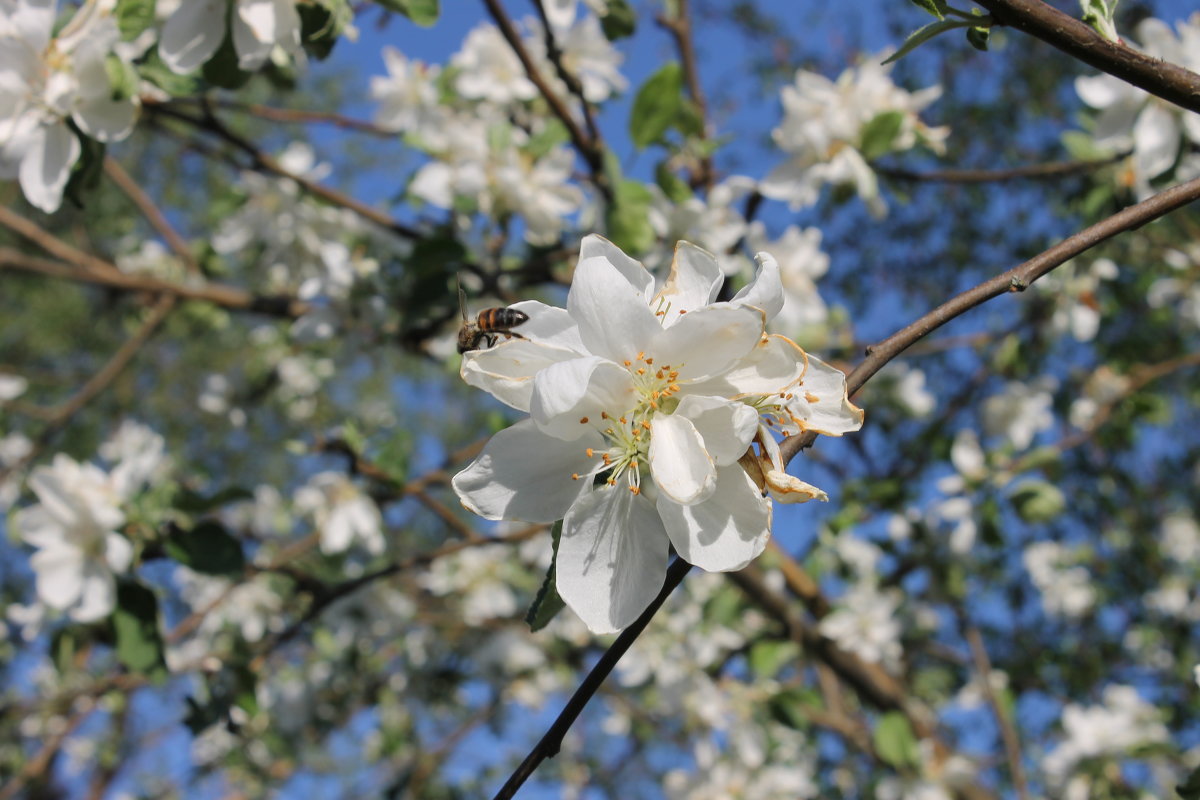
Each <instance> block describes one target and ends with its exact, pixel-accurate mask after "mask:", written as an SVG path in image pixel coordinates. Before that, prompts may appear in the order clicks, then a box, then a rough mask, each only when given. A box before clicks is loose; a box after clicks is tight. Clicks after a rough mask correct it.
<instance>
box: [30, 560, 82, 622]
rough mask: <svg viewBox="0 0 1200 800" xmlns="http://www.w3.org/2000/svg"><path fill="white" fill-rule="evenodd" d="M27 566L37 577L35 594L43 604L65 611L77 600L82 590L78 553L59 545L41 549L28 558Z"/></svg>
mask: <svg viewBox="0 0 1200 800" xmlns="http://www.w3.org/2000/svg"><path fill="white" fill-rule="evenodd" d="M29 565H30V566H31V567H33V571H34V572H35V573H36V574H37V594H38V598H39V599H40V600H41V601H42V602H43V603H45V604H46V605H48V606H50V607H51V608H58V609H65V608H70V607H71V606H72V605H74V603H75V601H77V600H78V599H79V594H80V592H82V591H83V587H82V585H81V581H82V577H83V568H84V557H83V551H82V550H80V549H79V548H77V547H68V546H61V545H59V546H52V547H45V548H42V549H41V550H38V551H37V552H36V553H34V554H33V555H32V556H30V557H29Z"/></svg>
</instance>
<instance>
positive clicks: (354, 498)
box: [295, 472, 387, 555]
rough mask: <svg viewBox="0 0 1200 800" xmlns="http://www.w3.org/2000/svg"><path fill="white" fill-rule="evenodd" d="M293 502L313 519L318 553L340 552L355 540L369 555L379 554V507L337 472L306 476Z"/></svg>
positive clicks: (380, 517)
mask: <svg viewBox="0 0 1200 800" xmlns="http://www.w3.org/2000/svg"><path fill="white" fill-rule="evenodd" d="M295 505H296V510H297V511H299V512H301V513H303V514H308V515H310V516H311V517H312V518H313V523H314V525H315V526H316V528H317V530H318V532H319V533H320V537H321V552H322V553H326V554H329V555H332V554H334V553H342V552H345V551H346V550H349V549H350V547H351V546H352V545H353V544H355V542H358V543H360V544H361V545H362V546H363V549H365V550H366V551H367V552H368V553H370V554H371V555H379V554H380V553H382V552H383V551H384V548H385V547H386V545H387V543H386V542H385V541H384V538H383V516H382V515H381V514H380V513H379V506H377V505H375V501H374V500H372V499H371V498H370V496H368V495H366V494H364V493H363V492H362V491H360V490H359V489H358V487H357V486H355V485H354V484H353V483H351V482H350V480H349V479H348V478H347V477H346V476H345V475H343V474H342V473H340V472H321V473H318V474H316V475H314V476H312V477H311V478H309V480H308V483H307V484H305V485H304V486H301V487H300V488H299V489H297V490H296V497H295Z"/></svg>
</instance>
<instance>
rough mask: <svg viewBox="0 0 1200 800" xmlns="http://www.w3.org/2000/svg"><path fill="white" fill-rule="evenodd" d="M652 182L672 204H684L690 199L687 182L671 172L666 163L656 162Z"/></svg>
mask: <svg viewBox="0 0 1200 800" xmlns="http://www.w3.org/2000/svg"><path fill="white" fill-rule="evenodd" d="M654 182H655V183H657V184H658V188H660V189H662V190H663V194H665V195H666V196H667V197H668V198H669V199H670V200H671V202H672V203H676V204H679V203H686V202H687V201H688V200H690V199H692V189H691V187H689V186H688V185H687V181H685V180H684V179H683V178H681V177H679V176H678V175H676V174H675V173H674V172H672V171H671V167H670V166H669V165H668V164H667V162H666V161H660V162H658V166H656V167H655V168H654Z"/></svg>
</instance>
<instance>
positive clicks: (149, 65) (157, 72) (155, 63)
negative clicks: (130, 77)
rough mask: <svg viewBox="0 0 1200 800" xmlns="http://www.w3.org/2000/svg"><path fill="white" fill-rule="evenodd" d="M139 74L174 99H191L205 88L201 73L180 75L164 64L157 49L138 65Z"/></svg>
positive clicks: (151, 51) (152, 50)
mask: <svg viewBox="0 0 1200 800" xmlns="http://www.w3.org/2000/svg"><path fill="white" fill-rule="evenodd" d="M137 69H138V73H139V74H140V75H141V76H142V77H143V78H145V79H146V80H148V81H150V82H151V83H153V84H154V85H155V86H157V87H158V88H160V89H162V90H163V91H164V92H166V93H167V94H169V95H171V96H172V97H190V96H191V95H194V94H199V93H200V90H201V89H202V88H203V86H204V82H203V81H202V80H200V73H199V71H197V72H193V73H191V74H188V75H179V74H177V73H175V72H172V71H171V68H170V67H168V66H167V65H166V64H164V63H163V60H162V57H161V56H159V54H158V48H157V47H155V48H153V49H151V50H150V52H149V53H147V54H146V60H145V61H144V62H143V63H141V64H138V68H137Z"/></svg>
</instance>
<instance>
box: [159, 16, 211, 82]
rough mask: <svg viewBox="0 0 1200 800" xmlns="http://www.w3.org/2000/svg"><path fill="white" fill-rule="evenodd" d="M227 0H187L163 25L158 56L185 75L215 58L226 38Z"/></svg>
mask: <svg viewBox="0 0 1200 800" xmlns="http://www.w3.org/2000/svg"><path fill="white" fill-rule="evenodd" d="M225 8H226V2H225V0H187V2H184V3H180V4H179V8H178V10H176V11H175V13H174V14H172V15H171V16H170V18H169V19H168V20H167V22H166V24H165V25H163V31H162V38H161V39H159V42H158V54H159V56H161V57H162V60H163V63H165V64H166V65H167V66H168V67H169V68H170V69H171V71H172V72H177V73H179V74H180V75H185V74H187V73H189V72H192V71H194V70H196V69H198V68H199V67H200V66H201V65H202V64H204V62H205V61H208V60H209V59H210V58H212V56H213V54H214V53H216V52H217V48H219V47H220V46H221V41H222V40H223V39H224V38H225Z"/></svg>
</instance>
